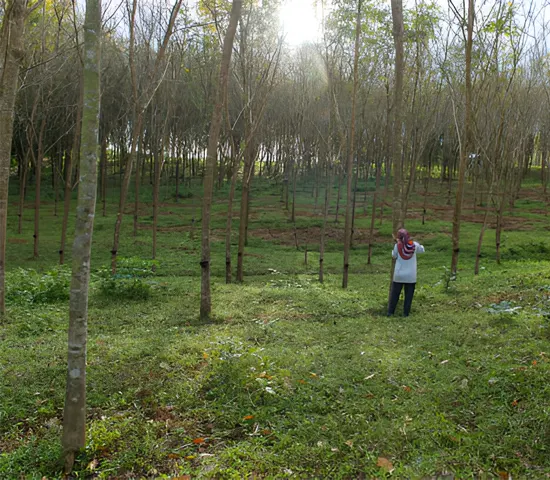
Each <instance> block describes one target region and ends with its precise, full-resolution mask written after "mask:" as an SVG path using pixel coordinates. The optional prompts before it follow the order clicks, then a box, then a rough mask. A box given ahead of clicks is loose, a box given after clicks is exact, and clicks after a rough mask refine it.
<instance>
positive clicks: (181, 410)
mask: <svg viewBox="0 0 550 480" xmlns="http://www.w3.org/2000/svg"><path fill="white" fill-rule="evenodd" d="M436 188H438V187H437V186H436V187H434V189H436ZM116 193H117V192H116V191H113V196H112V197H111V198H110V199H109V203H108V209H107V216H106V217H103V216H102V215H101V208H100V206H99V205H98V215H97V218H96V228H95V233H94V250H93V268H94V274H93V279H92V280H93V281H92V287H91V297H90V312H89V339H88V371H87V384H88V398H87V401H88V430H87V440H86V448H85V449H84V451H83V452H82V453H81V455H80V456H79V457H78V459H77V465H76V467H77V478H102V479H107V478H109V479H134V478H180V479H189V478H193V479H194V478H219V479H241V478H247V479H262V478H326V479H363V478H386V477H389V476H392V477H393V478H426V479H430V478H441V479H449V480H450V479H453V478H501V479H504V478H510V477H509V476H510V475H511V477H512V478H533V479H539V478H549V477H550V420H549V419H550V383H549V382H548V378H550V377H549V375H550V346H549V344H550V243H549V242H548V240H547V236H548V225H549V222H548V217H546V216H545V211H546V206H545V204H544V202H542V201H541V200H540V198H541V195H540V188H539V187H538V186H537V185H535V184H533V185H527V186H526V189H525V190H524V191H523V192H522V195H521V197H520V199H519V200H518V201H517V202H516V208H515V209H514V210H513V211H512V212H508V211H507V214H506V223H505V225H506V226H505V231H504V235H503V245H502V263H501V265H497V264H496V263H495V260H494V256H495V245H494V243H495V236H494V230H491V229H490V230H488V232H487V235H486V240H485V244H484V247H483V252H482V253H483V257H482V270H481V273H480V275H478V276H474V274H473V266H474V257H475V248H476V244H477V239H478V235H479V230H480V224H479V218H483V214H484V211H483V209H481V208H476V210H477V211H476V213H474V212H473V206H471V205H470V207H471V208H469V209H468V210H467V211H466V212H465V220H467V221H466V222H465V223H464V224H463V228H462V244H461V254H460V260H459V262H460V271H459V274H458V278H457V279H456V280H452V279H451V278H450V276H449V273H448V270H447V269H446V268H445V266H448V265H449V264H450V256H451V241H450V231H451V224H450V217H449V213H448V212H449V207H448V206H446V195H445V194H443V193H442V194H441V196H437V195H431V196H430V197H429V199H428V208H427V214H426V221H425V224H424V225H422V221H421V216H422V208H423V198H422V196H420V195H418V196H415V197H414V198H413V199H412V203H411V208H410V210H409V217H408V219H407V227H408V229H409V231H410V232H411V233H412V235H413V236H414V238H415V239H417V240H418V241H420V242H421V243H423V244H424V245H425V247H426V254H425V255H423V256H421V257H419V259H418V263H419V283H418V285H417V292H416V295H415V300H414V304H413V313H412V315H411V316H410V317H409V318H404V317H402V316H401V315H400V314H399V315H396V316H395V317H392V318H387V317H386V316H385V314H384V313H385V308H386V300H387V296H388V283H389V267H390V251H391V247H392V244H391V221H390V215H391V211H390V208H389V207H387V208H386V209H385V211H384V220H383V222H382V224H380V223H379V221H378V220H377V221H376V238H375V240H376V241H375V243H374V247H373V258H372V264H371V265H367V251H368V246H367V244H368V228H369V225H370V215H369V212H370V202H371V196H370V195H369V204H368V205H367V206H366V214H365V213H364V210H363V208H364V207H363V204H362V201H361V202H360V203H359V204H358V207H357V221H356V232H357V236H356V241H355V244H354V249H353V251H352V254H351V261H350V263H351V275H350V282H349V283H350V286H349V288H348V289H347V290H343V289H342V288H341V269H342V263H343V258H342V257H343V256H342V251H341V250H342V246H341V241H342V231H343V220H344V217H343V216H342V215H343V212H344V210H343V209H342V210H341V211H340V219H341V222H340V223H334V214H335V205H336V204H335V198H334V197H335V196H334V195H333V205H332V206H331V219H330V221H331V223H330V225H329V227H330V228H329V231H328V245H327V254H326V259H325V272H326V277H325V283H324V284H320V283H319V282H318V279H317V269H318V260H319V255H318V251H317V250H318V241H319V240H318V237H319V231H320V225H321V221H322V217H321V216H320V214H319V209H317V211H315V209H314V207H313V198H312V196H311V194H310V193H309V190H308V192H301V193H300V195H299V199H298V203H299V204H298V203H297V205H296V211H297V217H296V231H297V232H299V233H298V235H297V238H298V248H296V245H295V236H294V225H293V224H292V223H291V222H289V212H287V211H286V210H285V209H284V204H282V203H281V202H280V190H279V188H278V187H276V186H269V185H268V184H267V183H264V184H261V185H259V186H257V187H256V189H255V190H254V192H253V200H252V204H251V223H250V227H249V228H250V230H249V245H248V247H247V250H246V253H247V255H246V257H245V282H244V284H243V285H237V284H230V285H226V284H225V281H224V278H225V260H224V251H225V247H224V243H223V236H224V233H223V229H224V225H225V216H224V211H225V208H226V207H225V198H226V194H227V191H226V190H225V189H224V190H222V191H220V192H219V193H218V195H217V196H216V202H215V204H214V215H213V229H214V243H213V264H212V269H213V271H212V275H213V277H212V283H213V287H212V295H213V302H212V303H213V313H214V321H213V322H212V323H209V324H201V323H199V321H198V308H199V298H200V295H199V294H200V291H199V289H200V267H199V257H200V214H201V213H200V188H198V186H197V187H196V188H195V190H193V191H192V193H194V195H189V197H188V198H186V199H182V200H181V202H179V203H176V202H175V201H174V199H173V198H170V193H169V190H168V189H166V190H164V196H165V198H164V200H163V202H164V204H163V206H162V207H161V212H162V213H163V214H162V215H161V218H160V226H161V233H159V239H158V241H159V245H158V264H157V265H156V269H155V272H154V273H153V272H151V268H150V266H151V262H150V261H148V260H147V259H148V258H150V256H151V253H150V252H151V230H150V225H151V222H152V218H151V216H150V215H151V213H150V209H149V210H147V207H150V205H148V204H147V203H145V202H147V201H148V200H147V197H146V195H147V193H148V192H147V190H145V189H144V192H143V193H142V194H143V197H142V199H143V201H144V206H143V215H144V216H143V217H142V218H140V225H141V228H140V229H139V230H138V233H137V236H136V237H133V236H132V218H131V216H130V215H129V216H127V217H126V218H125V220H124V224H123V237H122V238H123V240H122V244H121V247H120V249H119V252H120V254H121V255H123V256H124V257H125V258H126V260H122V261H121V270H120V275H119V276H118V277H117V278H115V279H112V278H110V276H109V275H108V274H107V273H106V272H107V270H108V265H109V259H110V250H111V241H112V235H113V225H114V213H115V208H116V200H117V199H116ZM537 193H538V196H537ZM29 195H30V196H29V198H32V192H30V194H29ZM320 198H322V196H321V195H320ZM16 202H17V195H16V193H15V192H14V196H13V206H10V208H11V211H10V213H11V215H10V218H9V236H8V258H7V261H8V269H9V272H8V279H7V281H8V302H9V303H8V308H9V316H8V319H7V321H5V322H4V323H3V324H0V342H1V348H0V478H2V479H22V478H24V479H27V478H28V479H34V478H36V479H43V478H46V479H55V478H61V474H60V463H59V459H60V457H61V446H60V436H61V424H62V413H63V402H64V394H65V376H66V350H67V323H68V302H67V300H66V295H67V281H68V278H69V276H70V272H69V267H65V268H62V269H58V268H56V263H57V255H58V250H59V236H60V223H61V219H60V217H55V216H53V202H52V201H48V202H46V203H45V204H44V205H43V206H42V209H43V211H42V214H41V218H42V223H41V236H40V241H41V243H40V257H39V258H38V259H33V258H32V241H33V237H32V235H33V223H32V218H33V213H34V212H33V211H32V210H31V209H30V208H29V209H27V211H26V213H25V216H24V222H23V224H24V227H23V233H22V234H17V233H16V226H17V216H16V211H17V210H16V208H15V205H16ZM237 207H238V205H237V206H236V207H235V211H237ZM342 208H343V206H342ZM193 219H195V221H193ZM490 220H491V221H493V220H494V218H493V217H492V215H491V216H490ZM234 227H235V228H234V236H233V243H234V244H235V242H236V241H237V227H238V218H235V222H234ZM72 228H73V227H72V225H71V226H70V229H69V231H72ZM69 244H70V242H69ZM306 244H307V249H308V250H309V252H308V257H307V258H308V262H307V265H306V263H305V249H306ZM233 249H234V250H233V253H234V257H233V258H236V246H235V245H234V246H233ZM69 264H70V262H69ZM235 264H236V262H235ZM398 308H401V304H400V306H399V307H398Z"/></svg>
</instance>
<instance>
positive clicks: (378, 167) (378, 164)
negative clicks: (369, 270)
mask: <svg viewBox="0 0 550 480" xmlns="http://www.w3.org/2000/svg"><path fill="white" fill-rule="evenodd" d="M381 175H382V161H377V162H376V186H375V187H374V197H373V199H372V212H371V217H370V230H369V254H368V258H367V264H368V265H370V264H371V258H372V246H373V242H374V222H375V220H376V205H377V202H378V190H379V189H380V177H381Z"/></svg>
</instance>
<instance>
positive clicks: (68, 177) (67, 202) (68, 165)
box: [59, 77, 84, 265]
mask: <svg viewBox="0 0 550 480" xmlns="http://www.w3.org/2000/svg"><path fill="white" fill-rule="evenodd" d="M83 81H84V79H83V78H82V77H81V78H80V82H79V87H80V88H79V90H80V93H79V95H78V98H79V101H78V107H77V109H76V126H75V133H74V137H73V145H72V151H71V153H70V154H69V155H66V156H65V192H64V195H63V221H62V223H61V245H60V247H59V265H63V264H64V263H65V245H66V243H67V228H68V224H69V213H70V210H71V199H72V196H73V161H72V160H73V158H74V159H76V160H77V162H78V161H79V156H78V152H79V148H80V142H81V138H80V137H81V132H82V109H83V103H84V88H83Z"/></svg>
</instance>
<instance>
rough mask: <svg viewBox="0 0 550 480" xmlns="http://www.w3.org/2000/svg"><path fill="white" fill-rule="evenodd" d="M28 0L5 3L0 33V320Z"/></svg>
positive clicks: (2, 307) (0, 315)
mask: <svg viewBox="0 0 550 480" xmlns="http://www.w3.org/2000/svg"><path fill="white" fill-rule="evenodd" d="M27 1H28V0H12V1H11V2H9V3H7V6H6V7H7V8H6V10H5V12H4V18H3V20H2V27H1V31H0V35H1V37H0V55H1V57H0V58H1V60H0V61H1V62H2V64H1V66H2V75H1V76H0V317H2V316H4V315H5V313H6V303H5V268H6V237H7V223H8V193H9V192H8V186H9V178H10V161H11V144H12V138H13V118H14V108H15V96H16V94H17V82H18V79H19V67H20V63H21V60H22V58H23V55H24V53H25V51H24V48H25V47H24V44H23V33H24V30H25V18H26V14H27Z"/></svg>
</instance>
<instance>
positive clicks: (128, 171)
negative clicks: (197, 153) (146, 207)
mask: <svg viewBox="0 0 550 480" xmlns="http://www.w3.org/2000/svg"><path fill="white" fill-rule="evenodd" d="M142 120H143V116H142V115H139V116H138V120H137V125H138V127H141V122H142ZM139 130H140V128H137V131H134V132H133V134H132V145H131V148H130V155H129V156H128V159H127V160H126V165H125V167H124V178H123V180H122V184H121V188H120V201H119V204H118V212H117V216H116V221H115V234H114V238H113V248H112V250H111V272H112V273H113V274H115V273H116V262H117V254H118V246H119V243H120V229H121V226H122V217H123V215H124V209H125V208H126V199H127V197H128V190H129V187H130V179H131V176H132V167H133V164H134V160H135V157H136V148H137V141H138V132H139Z"/></svg>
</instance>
